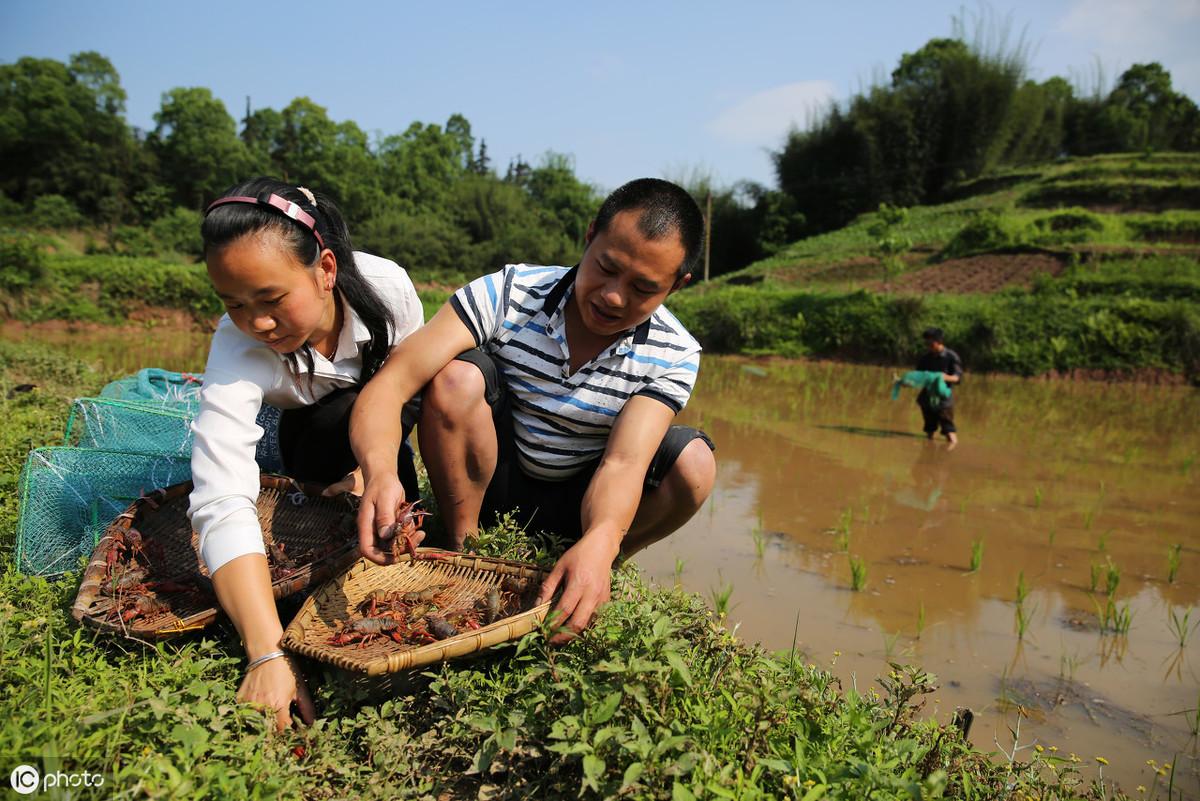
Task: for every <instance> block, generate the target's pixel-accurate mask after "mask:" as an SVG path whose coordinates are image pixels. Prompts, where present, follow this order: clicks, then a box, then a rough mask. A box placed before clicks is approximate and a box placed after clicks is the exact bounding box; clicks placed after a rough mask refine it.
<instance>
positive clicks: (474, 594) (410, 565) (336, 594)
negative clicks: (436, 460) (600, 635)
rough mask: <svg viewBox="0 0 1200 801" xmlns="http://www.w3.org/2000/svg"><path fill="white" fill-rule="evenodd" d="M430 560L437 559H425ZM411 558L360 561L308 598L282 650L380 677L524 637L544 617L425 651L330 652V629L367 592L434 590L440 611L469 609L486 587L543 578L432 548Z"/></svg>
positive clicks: (536, 611)
mask: <svg viewBox="0 0 1200 801" xmlns="http://www.w3.org/2000/svg"><path fill="white" fill-rule="evenodd" d="M434 554H436V555H437V557H441V558H436V557H434V558H429V557H430V556H431V555H434ZM417 555H418V559H416V560H413V559H412V558H411V557H410V556H409V555H407V554H405V555H404V556H401V557H400V559H399V561H397V562H395V563H394V564H390V565H377V564H375V563H374V562H371V561H369V560H367V559H365V558H363V559H359V560H358V561H357V562H355V563H354V564H353V565H351V566H350V568H349V569H348V570H346V572H344V573H342V574H341V575H340V576H338V577H337V578H335V579H333V580H332V581H330V582H328V583H327V584H325V585H324V586H323V587H321V588H320V589H318V590H317V591H316V592H314V593H313V594H312V595H311V596H309V597H308V599H307V600H306V601H305V602H304V606H302V607H301V608H300V611H299V612H298V613H297V614H296V617H295V618H294V619H293V620H292V622H291V624H290V625H288V627H287V630H286V631H284V633H283V647H284V648H287V649H288V650H289V651H293V652H295V653H297V654H301V655H303V656H307V657H310V658H312V659H316V660H319V661H321V662H327V663H329V664H331V665H335V666H337V667H339V668H342V669H344V670H351V671H356V672H359V673H366V674H367V675H369V676H379V675H383V674H385V673H395V672H397V671H401V670H407V669H410V668H418V667H423V666H425V665H431V664H433V663H435V662H441V661H444V660H447V659H453V658H455V657H459V656H465V655H466V654H472V653H475V652H477V651H482V650H483V649H484V648H489V647H491V646H493V645H498V644H500V643H502V642H508V641H509V640H515V639H517V638H519V637H523V636H524V635H526V634H528V633H529V632H530V631H532V630H533V629H534V628H536V627H537V625H538V624H539V623H540V622H541V621H542V619H543V618H545V617H546V613H547V612H549V611H550V604H549V602H547V603H544V604H541V605H540V606H536V607H534V608H532V609H529V610H527V611H524V612H520V613H518V614H515V615H511V616H509V617H504V618H500V619H499V620H497V621H495V622H493V623H491V624H489V625H486V626H483V627H482V628H479V629H475V630H468V631H464V632H462V633H460V634H456V635H454V636H453V637H449V638H447V639H445V640H441V641H439V642H434V643H430V644H428V645H409V644H404V643H398V642H395V641H394V640H392V639H390V638H388V637H378V638H375V639H373V640H371V641H369V642H367V643H365V644H360V643H357V642H356V643H351V644H349V645H341V646H337V645H333V644H332V642H331V639H332V638H333V636H334V634H336V633H337V631H338V629H337V623H338V622H345V621H347V620H350V619H353V618H357V617H361V615H360V613H359V607H360V606H361V605H362V604H363V602H364V601H365V600H367V598H368V596H369V595H370V594H371V592H372V591H374V590H383V591H387V592H393V591H399V592H411V591H420V590H423V589H427V588H430V587H440V588H441V589H440V590H439V595H438V597H439V598H440V599H442V604H441V605H442V606H443V607H451V606H458V607H463V606H465V607H469V606H471V605H472V604H474V603H475V602H476V601H478V600H480V599H482V598H483V597H484V596H485V594H486V593H487V591H488V589H489V588H491V587H497V588H498V587H499V586H500V584H501V582H503V581H504V579H505V578H508V577H511V578H514V579H517V580H519V581H524V582H526V586H529V585H536V586H540V585H541V583H542V581H543V580H544V579H545V578H546V576H547V575H548V572H547V571H545V570H541V569H540V568H538V567H536V566H534V565H529V564H525V563H524V562H512V561H508V560H505V559H489V558H486V557H482V556H469V555H465V554H460V553H453V552H450V551H439V550H437V549H434V548H418V549H417ZM421 557H424V558H421ZM534 589H536V587H534ZM360 645H361V647H360Z"/></svg>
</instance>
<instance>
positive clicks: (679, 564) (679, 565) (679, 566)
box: [675, 556, 685, 587]
mask: <svg viewBox="0 0 1200 801" xmlns="http://www.w3.org/2000/svg"><path fill="white" fill-rule="evenodd" d="M684 564H685V563H684V561H683V559H681V558H679V557H678V556H676V557H675V586H676V587H678V586H679V583H680V582H679V580H680V579H681V578H683V566H684Z"/></svg>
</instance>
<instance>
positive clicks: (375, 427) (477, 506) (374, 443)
mask: <svg viewBox="0 0 1200 801" xmlns="http://www.w3.org/2000/svg"><path fill="white" fill-rule="evenodd" d="M702 237H703V218H702V216H701V214H700V210H699V209H698V208H697V206H696V203H695V201H693V200H692V198H691V196H690V195H688V194H687V192H685V191H684V190H683V189H681V188H680V187H678V186H676V185H674V184H672V183H669V182H667V181H661V180H657V179H650V178H644V179H640V180H637V181H632V182H630V183H628V184H626V185H624V186H622V187H621V188H620V189H618V190H616V191H615V192H613V194H612V195H610V196H609V197H608V198H607V199H606V200H605V201H604V204H603V205H602V206H601V208H600V211H599V213H598V214H597V216H596V219H595V221H594V222H593V223H592V225H591V226H590V227H589V229H588V233H587V237H586V246H585V249H584V253H583V258H582V260H581V261H580V263H579V265H578V266H576V267H572V268H570V269H567V268H565V267H542V266H531V265H526V264H517V265H508V266H506V267H505V268H504V269H502V270H500V271H499V272H496V273H492V274H490V275H485V276H483V277H481V278H478V279H476V280H474V281H472V282H471V283H470V284H468V285H467V286H465V287H463V288H461V289H459V290H458V292H456V293H455V294H454V296H453V297H451V299H450V300H449V301H448V302H447V303H446V305H445V306H443V307H442V309H441V310H440V311H438V313H437V314H436V315H435V316H434V317H433V319H432V320H430V322H429V323H428V324H427V325H426V326H425V327H424V328H422V329H420V330H418V331H417V332H416V333H414V334H412V335H410V336H409V337H408V338H406V339H405V340H404V341H403V342H402V343H401V344H400V345H399V346H397V347H396V348H395V350H393V352H392V355H391V356H390V357H389V358H388V360H387V362H386V363H385V364H384V366H383V367H382V368H381V369H380V370H379V372H378V373H377V374H376V375H375V376H374V377H373V378H372V379H371V381H370V382H369V383H368V385H367V386H366V387H365V388H364V389H363V391H362V393H361V394H360V396H359V401H358V403H357V404H356V405H355V409H354V413H353V417H352V421H351V442H352V444H353V446H354V451H355V453H356V454H357V455H358V459H359V464H360V466H361V467H362V469H363V474H364V479H365V489H364V491H363V497H362V505H361V507H360V510H359V542H360V545H361V548H362V551H363V553H364V555H366V556H367V557H369V558H371V559H373V560H375V561H377V562H380V563H383V562H385V561H386V560H387V558H388V557H387V552H388V550H389V548H388V547H387V545H388V543H385V542H383V540H384V539H385V538H386V537H387V536H388V532H389V531H390V529H391V524H392V523H393V522H394V519H395V509H396V508H397V505H398V503H399V502H400V501H402V500H403V498H404V496H403V489H402V488H401V485H400V482H399V480H398V478H397V477H396V451H397V449H398V447H399V443H400V441H401V438H402V434H403V433H405V431H404V429H405V428H407V427H408V426H409V425H411V424H412V423H414V422H419V425H418V429H417V433H418V437H419V441H420V446H421V456H422V458H423V459H424V461H425V464H426V466H427V467H428V469H429V476H430V480H431V483H432V485H433V489H434V493H435V494H436V495H437V499H438V507H439V509H440V511H441V512H442V514H443V515H444V517H445V524H446V527H447V530H448V532H449V535H450V538H451V543H450V545H451V547H453V548H455V549H458V548H461V547H462V545H463V541H464V539H465V538H466V536H467V534H469V533H470V532H473V531H475V530H476V529H477V528H478V526H479V522H480V519H481V515H482V518H483V519H484V520H485V522H490V521H491V519H492V517H493V516H494V514H495V513H497V512H507V511H511V510H513V509H517V510H518V516H519V519H521V521H522V522H523V523H528V524H529V525H530V528H531V529H532V530H545V531H552V532H554V533H556V534H559V535H560V536H563V537H564V538H566V539H567V540H568V541H570V542H573V543H574V544H573V545H572V546H571V547H570V548H569V549H568V550H567V551H566V552H565V553H564V554H563V556H562V557H561V558H560V559H559V561H558V563H557V564H556V565H555V567H554V569H553V571H551V574H550V576H549V578H548V579H547V580H546V582H545V583H544V585H543V586H542V589H541V595H540V599H539V600H540V601H545V600H547V599H549V598H550V597H552V596H553V595H554V593H555V591H556V590H557V589H559V588H560V585H561V590H562V594H561V597H560V599H559V602H558V605H557V606H556V609H557V610H559V612H560V613H561V614H562V615H563V620H565V621H566V625H567V626H568V627H569V628H571V629H573V630H575V631H580V630H582V629H583V628H584V627H585V626H587V625H588V623H589V622H590V620H591V618H592V616H593V614H594V612H595V611H596V609H597V607H598V606H599V605H600V604H602V603H604V602H605V601H607V600H608V597H609V588H610V579H611V576H610V570H611V567H612V563H613V560H614V559H615V558H616V557H617V556H618V554H620V553H625V554H630V553H633V552H635V551H637V550H638V549H640V548H643V547H645V546H646V545H648V544H649V543H651V542H654V541H655V540H658V539H661V538H662V537H665V536H666V535H668V534H670V533H671V532H672V531H675V530H676V529H677V528H679V527H680V526H681V525H683V524H684V523H685V522H687V520H688V519H689V518H690V517H691V516H692V515H693V514H695V512H696V511H697V510H698V509H699V508H700V505H701V504H702V503H703V502H704V501H705V499H706V498H707V497H708V495H709V493H710V492H711V490H712V485H713V480H714V476H715V472H716V465H715V462H714V460H713V455H712V447H713V446H712V442H711V441H710V440H709V439H708V437H707V436H705V435H704V434H703V432H700V431H697V430H696V429H693V428H687V427H684V426H672V425H671V420H672V418H673V417H674V416H675V415H676V413H678V412H679V411H680V410H681V409H682V408H683V406H684V404H686V403H687V400H688V397H689V396H690V394H691V391H692V388H693V386H694V384H695V381H696V375H697V370H698V368H699V365H700V346H699V344H697V342H696V340H695V339H694V338H692V336H691V335H690V334H688V332H687V331H686V329H684V327H683V326H682V325H681V324H680V323H679V321H678V320H677V319H675V316H674V315H672V314H671V313H670V312H669V311H667V310H666V309H665V308H664V307H663V306H662V303H663V300H665V299H666V297H667V296H668V295H669V294H670V293H671V292H673V291H675V290H677V289H680V288H682V287H683V286H684V285H686V284H687V282H688V280H689V279H690V278H691V270H692V268H693V266H694V265H695V264H696V262H697V261H698V259H699V254H700V251H701V244H702ZM418 393H420V406H419V411H417V409H416V407H415V406H414V405H412V404H410V405H409V406H408V407H406V409H405V415H403V417H404V421H403V423H402V415H401V407H403V406H404V405H405V403H406V402H408V401H409V400H410V399H411V398H414V397H416V396H417V395H418ZM389 454H390V456H389ZM389 459H390V462H389Z"/></svg>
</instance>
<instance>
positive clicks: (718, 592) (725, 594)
mask: <svg viewBox="0 0 1200 801" xmlns="http://www.w3.org/2000/svg"><path fill="white" fill-rule="evenodd" d="M718 578H720V576H719V575H718ZM709 593H710V594H711V596H712V602H713V611H715V612H716V613H717V617H719V618H720V617H725V616H726V615H728V614H729V597H730V596H731V595H733V585H732V584H725V583H722V584H721V586H720V587H719V588H716V587H714V588H712V589H711V590H709Z"/></svg>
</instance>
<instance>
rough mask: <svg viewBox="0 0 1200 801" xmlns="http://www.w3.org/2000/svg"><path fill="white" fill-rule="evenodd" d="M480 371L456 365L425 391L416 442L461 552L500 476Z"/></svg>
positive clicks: (452, 543) (448, 530)
mask: <svg viewBox="0 0 1200 801" xmlns="http://www.w3.org/2000/svg"><path fill="white" fill-rule="evenodd" d="M484 392H485V385H484V380H483V374H482V373H480V372H479V368H478V367H476V366H475V365H473V364H471V363H469V362H461V361H452V362H450V363H449V364H447V365H446V366H445V367H444V368H442V370H441V372H439V373H438V374H437V375H435V376H434V377H433V380H432V381H430V382H429V384H428V385H427V386H426V387H425V391H424V393H423V395H422V398H421V419H420V422H419V423H418V424H417V441H418V443H420V446H421V459H422V460H423V461H424V462H425V467H426V469H428V470H429V482H430V484H432V485H433V494H434V495H435V496H436V497H437V502H438V510H439V512H440V513H441V515H442V519H443V521H444V523H445V526H446V533H447V535H448V536H449V538H450V547H451V548H452V549H454V550H456V551H457V550H462V547H463V542H464V541H465V540H466V537H467V535H468V534H470V533H473V532H475V531H476V530H477V529H478V528H479V509H480V507H481V506H482V505H483V494H484V492H486V491H487V487H488V483H489V482H490V481H491V480H492V474H493V473H495V472H496V426H495V424H494V423H493V422H492V410H491V407H489V406H488V404H487V401H486V400H485V399H484Z"/></svg>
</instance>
